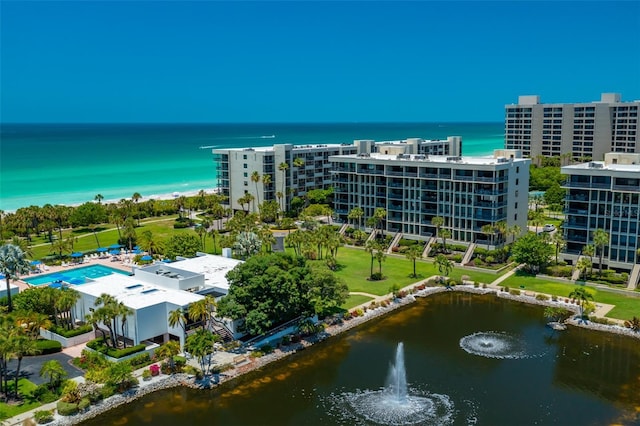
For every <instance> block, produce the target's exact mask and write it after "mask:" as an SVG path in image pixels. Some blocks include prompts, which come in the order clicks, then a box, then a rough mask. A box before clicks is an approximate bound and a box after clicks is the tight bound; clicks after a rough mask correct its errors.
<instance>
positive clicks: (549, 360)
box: [86, 292, 640, 425]
mask: <svg viewBox="0 0 640 426" xmlns="http://www.w3.org/2000/svg"><path fill="white" fill-rule="evenodd" d="M542 312H543V309H542V308H541V307H538V306H529V305H525V304H522V303H515V302H510V301H507V300H503V299H499V298H497V297H495V296H493V295H487V296H479V295H471V294H465V293H459V292H451V293H443V294H437V295H433V296H431V297H429V298H426V299H420V300H418V302H416V303H415V304H413V305H410V306H408V307H406V308H402V309H400V310H398V311H395V312H393V313H391V314H389V315H387V316H385V317H381V318H378V319H375V320H373V321H371V322H369V323H367V324H365V325H363V326H361V327H358V328H356V329H353V330H351V331H349V332H347V333H345V334H343V335H341V336H338V337H334V338H331V339H328V340H327V341H325V342H323V343H320V344H318V345H316V346H314V347H312V348H310V349H307V350H305V351H302V352H300V353H297V354H295V355H293V356H291V357H289V358H287V359H284V360H282V361H280V362H278V363H275V364H272V365H270V366H267V367H265V368H264V369H262V370H260V371H255V372H252V373H249V374H247V375H245V376H242V377H240V378H238V379H237V380H235V381H232V382H229V383H225V384H224V385H222V386H220V387H219V388H217V389H214V390H211V391H197V390H193V389H187V388H177V389H171V390H166V391H160V392H157V393H154V394H151V395H148V396H146V397H144V398H141V399H140V400H138V401H135V402H134V403H132V404H129V405H127V406H123V407H120V408H118V409H116V410H113V411H111V412H109V413H106V414H105V415H102V416H100V417H99V418H97V419H94V420H91V421H88V422H86V424H88V425H93V424H95V425H109V424H111V425H115V424H127V425H146V424H154V425H175V424H208V425H300V424H305V425H354V424H362V425H368V424H376V423H378V421H376V419H375V418H370V416H367V415H366V413H362V412H360V413H359V412H358V410H357V409H356V408H353V407H354V405H353V404H350V403H349V398H356V399H357V398H359V397H360V396H361V395H366V394H375V393H376V392H379V391H380V390H382V389H383V388H384V387H385V379H386V378H387V371H388V370H389V366H390V363H391V362H392V360H393V358H394V354H395V353H396V348H397V346H398V343H399V342H403V343H404V368H405V369H406V377H407V386H408V389H409V393H410V394H412V395H416V396H418V397H421V398H430V400H431V401H436V402H437V403H438V404H440V407H441V408H442V410H441V411H442V412H443V413H445V412H446V413H449V414H447V415H441V416H440V417H433V418H429V419H422V420H420V422H418V423H415V422H414V423H413V424H437V425H440V424H475V423H477V424H483V425H514V424H538V425H546V424H584V425H606V424H637V423H640V343H639V341H638V340H637V339H631V338H629V337H624V336H618V335H613V334H607V333H602V332H594V331H589V330H584V329H576V328H572V327H570V328H569V330H567V331H565V332H560V333H558V332H554V331H552V330H551V329H549V328H547V327H545V320H544V318H543V315H542ZM478 333H484V334H478ZM469 336H479V338H478V339H475V341H474V340H473V339H474V338H473V337H469ZM505 336H507V339H506V340H505V339H504V337H505ZM465 338H467V340H468V341H467V342H466V343H472V344H474V345H475V347H476V351H477V350H492V349H491V348H490V346H491V345H493V346H494V347H495V345H500V344H502V343H504V342H505V341H506V342H507V343H505V344H508V345H516V346H518V345H519V346H518V348H517V352H518V353H526V354H532V355H533V356H524V357H500V358H496V357H487V356H483V355H481V356H479V355H478V354H476V353H474V351H468V350H467V348H463V347H462V346H463V343H465V342H464V340H463V339H465ZM496 339H497V340H496ZM469 340H471V342H469ZM483 342H484V345H483ZM500 342H502V343H500ZM514 342H515V343H514ZM483 348H484V349H483ZM503 349H504V346H503ZM509 353H510V352H509ZM350 407H351V408H350ZM443 407H444V408H443ZM447 407H449V408H451V409H450V410H449V408H447ZM445 408H446V409H445ZM123 422H124V423H123ZM407 422H409V421H408V420H407Z"/></svg>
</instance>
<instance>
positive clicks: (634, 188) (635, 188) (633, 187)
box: [613, 185, 640, 192]
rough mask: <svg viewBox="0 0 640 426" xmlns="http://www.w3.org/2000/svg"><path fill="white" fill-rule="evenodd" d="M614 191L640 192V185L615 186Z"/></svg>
mask: <svg viewBox="0 0 640 426" xmlns="http://www.w3.org/2000/svg"><path fill="white" fill-rule="evenodd" d="M613 189H616V190H618V191H633V192H640V187H639V186H638V185H613Z"/></svg>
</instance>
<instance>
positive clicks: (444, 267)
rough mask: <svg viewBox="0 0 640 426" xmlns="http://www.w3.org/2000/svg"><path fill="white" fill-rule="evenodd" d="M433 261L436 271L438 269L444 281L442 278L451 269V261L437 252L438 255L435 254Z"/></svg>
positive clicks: (446, 275) (447, 274)
mask: <svg viewBox="0 0 640 426" xmlns="http://www.w3.org/2000/svg"><path fill="white" fill-rule="evenodd" d="M435 263H436V266H437V267H438V271H440V274H441V275H442V281H444V279H445V278H446V277H448V276H449V273H450V272H451V270H452V269H453V262H451V261H450V260H449V259H447V257H446V256H445V255H443V254H439V255H438V256H436V262H435Z"/></svg>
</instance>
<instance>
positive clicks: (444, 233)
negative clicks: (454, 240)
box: [440, 229, 451, 253]
mask: <svg viewBox="0 0 640 426" xmlns="http://www.w3.org/2000/svg"><path fill="white" fill-rule="evenodd" d="M440 237H441V238H442V250H443V251H444V252H445V253H447V238H451V231H449V230H448V229H441V230H440Z"/></svg>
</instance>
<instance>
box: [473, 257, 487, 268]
mask: <svg viewBox="0 0 640 426" xmlns="http://www.w3.org/2000/svg"><path fill="white" fill-rule="evenodd" d="M473 264H474V265H476V266H482V265H484V262H483V261H482V259H480V258H479V257H476V258H475V259H473Z"/></svg>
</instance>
